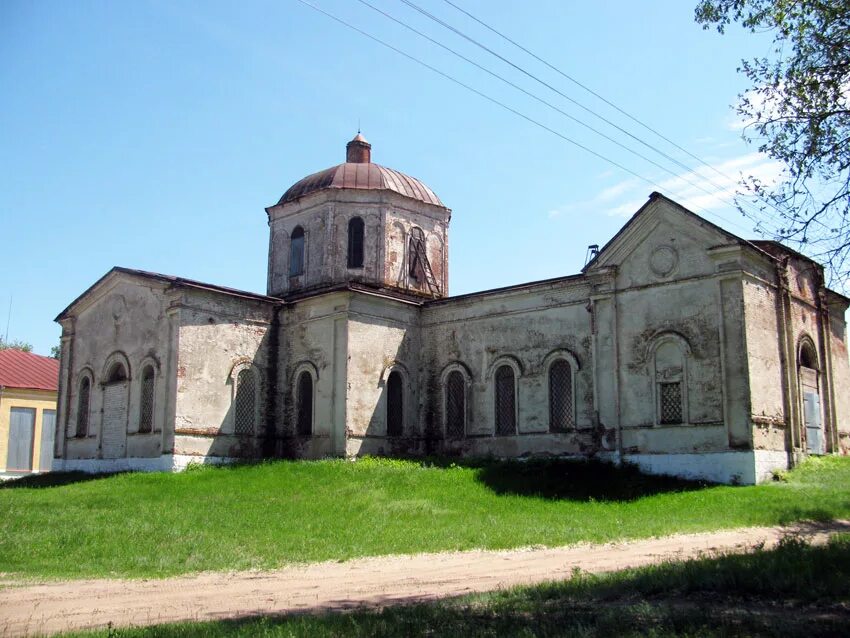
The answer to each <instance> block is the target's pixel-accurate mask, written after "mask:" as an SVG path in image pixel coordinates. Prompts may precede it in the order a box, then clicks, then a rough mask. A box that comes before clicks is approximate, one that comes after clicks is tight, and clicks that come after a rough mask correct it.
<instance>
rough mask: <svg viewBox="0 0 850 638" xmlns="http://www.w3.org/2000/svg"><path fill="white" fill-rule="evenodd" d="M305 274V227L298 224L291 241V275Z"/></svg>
mask: <svg viewBox="0 0 850 638" xmlns="http://www.w3.org/2000/svg"><path fill="white" fill-rule="evenodd" d="M303 274H304V229H303V228H301V226H296V227H295V229H294V230H293V231H292V238H291V239H290V243H289V276H290V277H297V276H298V275H303Z"/></svg>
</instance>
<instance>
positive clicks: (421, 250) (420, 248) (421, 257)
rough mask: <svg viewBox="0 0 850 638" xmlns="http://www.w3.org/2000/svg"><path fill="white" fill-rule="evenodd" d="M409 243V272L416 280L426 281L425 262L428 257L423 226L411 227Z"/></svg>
mask: <svg viewBox="0 0 850 638" xmlns="http://www.w3.org/2000/svg"><path fill="white" fill-rule="evenodd" d="M409 244H410V246H409V250H408V253H409V254H408V264H407V266H408V274H409V275H410V278H411V279H413V280H415V281H419V282H422V281H425V263H426V262H427V260H428V257H427V253H426V252H425V233H424V232H422V229H421V228H419V227H417V226H414V227H413V228H411V229H410V242H409Z"/></svg>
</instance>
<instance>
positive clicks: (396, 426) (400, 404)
mask: <svg viewBox="0 0 850 638" xmlns="http://www.w3.org/2000/svg"><path fill="white" fill-rule="evenodd" d="M402 434H404V388H403V386H402V380H401V374H400V373H398V372H390V376H389V377H388V378H387V436H401V435H402Z"/></svg>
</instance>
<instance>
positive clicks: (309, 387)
mask: <svg viewBox="0 0 850 638" xmlns="http://www.w3.org/2000/svg"><path fill="white" fill-rule="evenodd" d="M297 388H298V389H297V396H296V398H295V413H296V415H295V421H296V424H295V426H296V429H297V431H298V434H299V435H301V436H310V435H311V434H312V433H313V377H312V376H311V375H310V373H309V372H307V371H306V370H305V371H304V372H302V373H301V374H299V375H298V385H297Z"/></svg>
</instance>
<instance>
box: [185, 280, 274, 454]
mask: <svg viewBox="0 0 850 638" xmlns="http://www.w3.org/2000/svg"><path fill="white" fill-rule="evenodd" d="M173 308H174V313H175V318H176V322H177V327H178V334H179V337H178V356H177V370H176V400H175V415H174V424H175V440H174V447H173V452H174V453H175V454H185V455H212V456H225V457H246V458H252V457H257V456H259V455H260V454H261V452H262V443H263V440H264V439H265V434H266V432H265V428H266V419H265V415H266V413H267V406H268V393H269V383H270V382H272V381H270V379H269V376H270V367H269V365H268V364H269V350H270V347H271V345H270V327H271V323H272V321H273V319H274V312H275V308H274V306H273V305H271V304H269V303H263V302H260V301H255V300H249V299H245V298H240V297H229V296H226V295H219V294H215V293H212V292H210V293H204V292H199V291H190V290H187V291H184V292H183V294H182V295H181V296H180V297H179V298H178V299H176V300H175V302H174V304H173ZM243 367H244V368H248V369H250V370H252V371H253V373H254V374H255V375H256V376H255V379H256V384H257V388H256V390H257V391H256V394H255V415H254V423H253V428H252V430H253V431H252V432H251V433H244V434H242V433H236V432H235V431H234V430H235V427H234V426H235V417H234V399H235V394H236V383H237V376H238V372H239V370H241V369H242V368H243ZM169 451H171V450H169Z"/></svg>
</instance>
